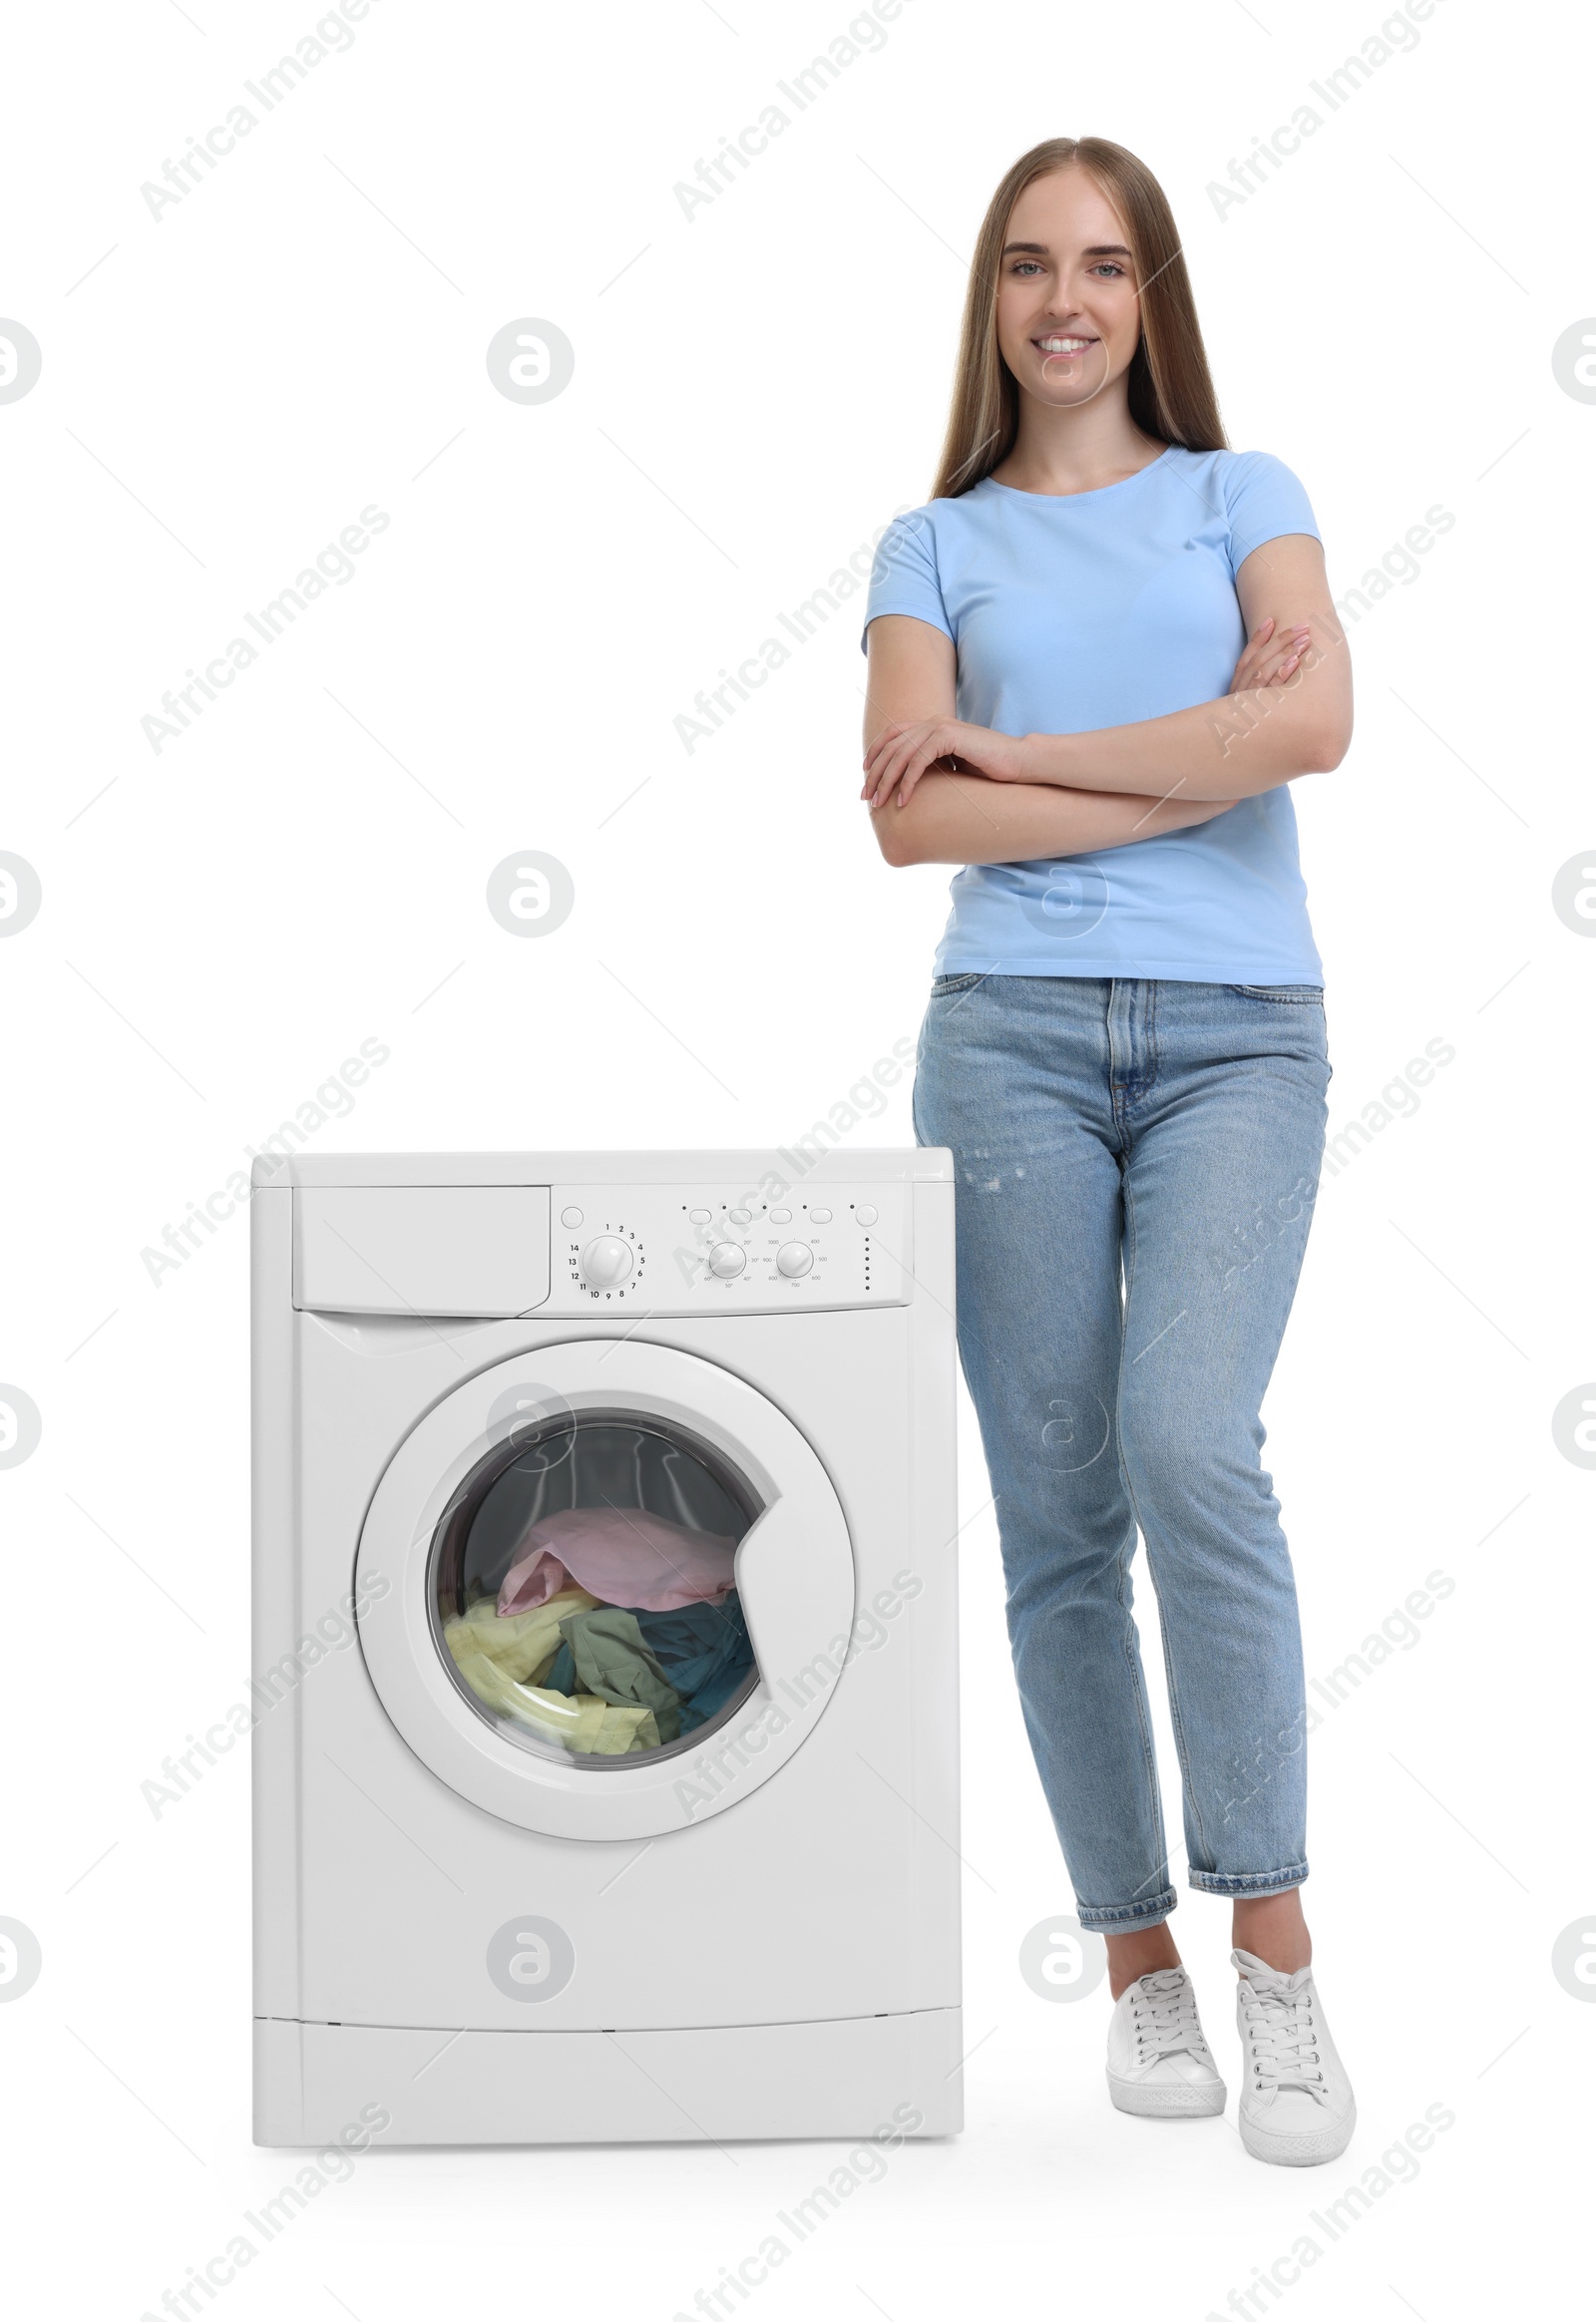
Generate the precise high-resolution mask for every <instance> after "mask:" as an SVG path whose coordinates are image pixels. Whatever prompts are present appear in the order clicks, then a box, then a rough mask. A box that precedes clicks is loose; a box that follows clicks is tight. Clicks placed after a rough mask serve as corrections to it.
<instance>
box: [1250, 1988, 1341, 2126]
mask: <svg viewBox="0 0 1596 2322" xmlns="http://www.w3.org/2000/svg"><path fill="white" fill-rule="evenodd" d="M1241 1988H1242V1995H1243V1996H1242V2016H1243V2019H1244V2021H1245V2023H1246V2026H1247V2039H1248V2044H1249V2046H1250V2047H1251V2049H1252V2060H1253V2079H1254V2081H1255V2083H1256V2084H1257V2085H1258V2087H1259V2088H1260V2089H1261V2090H1264V2089H1282V2088H1292V2089H1303V2090H1305V2091H1306V2092H1307V2094H1308V2095H1309V2096H1311V2097H1322V2096H1323V2095H1324V2094H1325V2075H1324V2072H1323V2071H1322V2069H1321V2067H1320V2062H1319V2037H1318V2033H1317V2031H1316V2029H1315V2026H1314V2002H1313V1993H1312V1990H1311V1989H1310V1987H1309V1985H1308V1984H1306V1983H1302V1984H1299V1985H1298V1986H1297V1987H1296V1989H1295V1990H1294V1989H1293V1988H1292V1986H1291V1985H1290V1984H1289V1983H1287V1982H1285V1981H1282V1982H1281V1983H1279V1984H1256V1983H1254V1982H1253V1981H1252V1979H1251V1978H1250V1977H1248V1976H1245V1975H1244V1976H1243V1977H1242V1980H1241Z"/></svg>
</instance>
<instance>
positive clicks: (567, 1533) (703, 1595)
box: [499, 1507, 737, 1613]
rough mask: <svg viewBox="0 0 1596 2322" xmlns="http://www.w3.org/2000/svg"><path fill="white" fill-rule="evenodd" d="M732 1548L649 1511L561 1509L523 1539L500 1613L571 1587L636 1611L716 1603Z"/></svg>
mask: <svg viewBox="0 0 1596 2322" xmlns="http://www.w3.org/2000/svg"><path fill="white" fill-rule="evenodd" d="M736 1545H737V1544H736V1542H735V1541H734V1540H728V1539H723V1538H721V1537H720V1536H719V1535H718V1534H716V1533H713V1532H695V1531H690V1530H689V1529H688V1528H687V1526H686V1525H684V1524H673V1523H671V1522H670V1521H669V1519H668V1518H667V1517H665V1516H656V1515H653V1514H651V1513H650V1512H649V1510H648V1509H646V1508H617V1507H602V1508H560V1509H557V1510H556V1511H555V1512H554V1513H553V1514H552V1515H547V1516H540V1517H538V1518H537V1519H536V1521H535V1522H533V1523H531V1524H529V1525H528V1526H527V1528H526V1530H525V1532H524V1533H523V1534H522V1536H521V1539H520V1540H519V1542H518V1543H517V1545H516V1549H515V1552H514V1554H513V1556H512V1558H511V1564H510V1570H509V1571H508V1572H507V1573H506V1574H505V1577H504V1584H503V1586H502V1587H501V1589H500V1591H499V1610H500V1612H501V1613H523V1612H527V1611H528V1610H530V1608H531V1607H532V1606H534V1605H540V1604H542V1603H544V1601H545V1600H546V1599H547V1598H549V1597H552V1596H553V1595H554V1594H555V1592H556V1590H557V1589H560V1588H569V1587H570V1586H571V1585H572V1584H573V1582H575V1583H576V1585H577V1586H578V1587H581V1588H586V1589H591V1590H592V1591H593V1593H594V1595H595V1596H596V1597H600V1598H602V1600H603V1602H604V1603H605V1604H610V1605H626V1606H629V1607H630V1608H631V1610H632V1611H633V1612H649V1613H667V1612H671V1611H673V1610H674V1609H675V1607H677V1606H678V1605H692V1604H719V1603H720V1602H721V1601H722V1600H723V1599H724V1598H725V1597H727V1596H729V1594H730V1593H731V1583H732V1567H733V1559H734V1556H735V1554H736Z"/></svg>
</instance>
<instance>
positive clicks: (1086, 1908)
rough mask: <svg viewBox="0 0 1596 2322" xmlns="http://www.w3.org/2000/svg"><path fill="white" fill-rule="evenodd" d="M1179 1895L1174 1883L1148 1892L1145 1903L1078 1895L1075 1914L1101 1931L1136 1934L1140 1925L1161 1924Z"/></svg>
mask: <svg viewBox="0 0 1596 2322" xmlns="http://www.w3.org/2000/svg"><path fill="white" fill-rule="evenodd" d="M1179 1899H1180V1898H1179V1896H1178V1895H1177V1894H1176V1893H1175V1890H1174V1888H1173V1887H1165V1888H1164V1890H1163V1892H1162V1894H1157V1895H1149V1896H1148V1898H1147V1900H1146V1901H1145V1902H1144V1903H1083V1902H1081V1901H1080V1899H1079V1898H1078V1896H1077V1898H1076V1902H1075V1916H1076V1917H1077V1918H1078V1919H1079V1921H1080V1923H1081V1925H1082V1927H1089V1928H1090V1929H1092V1930H1093V1932H1094V1933H1096V1934H1098V1935H1133V1934H1135V1932H1136V1931H1137V1929H1138V1928H1141V1927H1156V1926H1159V1925H1160V1924H1161V1923H1162V1922H1163V1921H1164V1920H1165V1919H1167V1918H1168V1916H1169V1914H1170V1912H1171V1911H1172V1910H1173V1909H1174V1908H1175V1905H1176V1903H1177V1902H1178V1901H1179Z"/></svg>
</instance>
